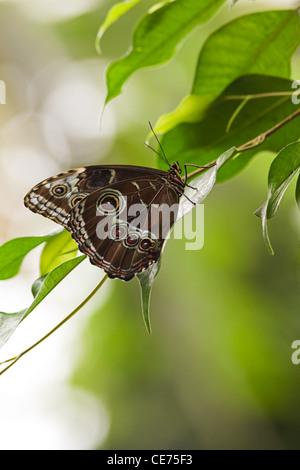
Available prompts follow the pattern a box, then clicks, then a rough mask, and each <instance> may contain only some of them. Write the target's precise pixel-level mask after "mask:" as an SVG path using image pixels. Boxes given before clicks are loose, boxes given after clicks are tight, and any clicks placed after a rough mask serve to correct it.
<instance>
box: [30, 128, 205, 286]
mask: <svg viewBox="0 0 300 470" xmlns="http://www.w3.org/2000/svg"><path fill="white" fill-rule="evenodd" d="M150 127H151V124H150ZM151 129H152V127H151ZM152 131H153V129H152ZM153 134H154V136H155V138H156V140H157V142H158V144H159V145H160V143H159V141H158V139H157V137H156V135H155V133H154V131H153ZM148 146H149V145H148ZM150 148H151V147H150ZM160 148H161V150H162V154H163V158H164V160H165V162H166V163H167V164H168V165H169V169H168V171H162V170H157V169H155V168H147V167H142V166H132V165H93V166H86V167H81V168H75V169H73V170H69V171H65V172H63V173H60V174H58V175H56V176H52V177H50V178H47V179H45V180H44V181H42V182H41V183H39V184H37V185H36V186H34V187H33V188H32V189H31V190H30V191H29V192H28V194H27V195H26V196H25V199H24V203H25V206H26V207H28V208H29V209H30V210H32V211H33V212H36V213H38V214H41V215H43V216H44V217H47V218H49V219H52V220H54V221H55V222H56V223H58V224H60V225H62V226H63V227H65V228H66V229H67V230H69V231H70V232H71V235H72V237H73V239H74V240H75V241H76V242H77V244H78V247H79V249H80V251H82V252H83V253H85V254H86V255H87V256H88V257H89V259H90V262H91V263H92V264H94V265H96V266H99V267H100V268H103V269H104V271H106V273H107V274H108V276H109V277H110V278H119V279H122V280H123V281H129V280H130V279H132V278H133V277H134V275H135V274H138V273H140V272H141V271H143V270H145V269H147V268H148V267H149V266H150V265H152V264H153V263H156V262H157V261H158V259H159V257H160V254H161V251H162V247H163V243H164V241H165V238H166V236H167V235H168V233H169V231H170V229H171V227H172V226H173V225H174V223H175V221H176V217H177V212H178V203H179V199H180V198H181V196H182V195H183V194H184V189H185V187H186V186H187V169H186V168H187V166H189V165H190V164H185V165H184V168H185V175H184V177H183V178H182V177H181V176H180V175H181V168H180V166H179V164H178V162H175V163H172V164H170V163H169V162H168V160H167V158H166V156H165V153H164V151H163V149H162V147H161V145H160ZM152 150H154V149H152ZM154 151H155V150H154ZM155 152H156V151H155ZM156 153H157V152H156ZM190 166H197V165H190ZM210 166H211V165H207V166H206V167H199V168H208V167H210ZM191 203H193V202H192V201H191ZM193 204H194V203H193ZM162 207H163V208H164V210H162ZM133 208H134V209H135V211H132V209H133ZM166 209H171V210H170V211H168V210H167V211H166ZM164 211H165V213H167V216H166V217H164Z"/></svg>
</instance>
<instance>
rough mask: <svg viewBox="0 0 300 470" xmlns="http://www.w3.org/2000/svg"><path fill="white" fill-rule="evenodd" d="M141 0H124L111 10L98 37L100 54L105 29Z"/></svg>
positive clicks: (97, 48)
mask: <svg viewBox="0 0 300 470" xmlns="http://www.w3.org/2000/svg"><path fill="white" fill-rule="evenodd" d="M140 1H141V0H126V1H124V2H120V3H117V4H116V5H114V6H113V7H111V9H110V10H109V12H108V14H107V16H106V18H105V20H104V21H103V23H102V25H101V26H100V28H99V30H98V34H97V38H96V44H95V45H96V50H97V52H98V54H101V47H100V42H101V39H102V36H103V34H104V33H105V31H106V30H107V29H108V28H109V27H110V26H111V25H112V24H113V23H115V22H116V21H117V20H118V19H119V18H120V17H121V16H123V15H124V14H125V13H127V11H129V10H130V9H131V8H133V7H134V6H135V5H136V4H137V3H139V2H140Z"/></svg>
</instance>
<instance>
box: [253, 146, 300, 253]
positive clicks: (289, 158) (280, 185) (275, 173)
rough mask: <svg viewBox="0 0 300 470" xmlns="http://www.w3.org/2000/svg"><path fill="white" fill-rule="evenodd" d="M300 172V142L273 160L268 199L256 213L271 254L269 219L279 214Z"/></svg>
mask: <svg viewBox="0 0 300 470" xmlns="http://www.w3.org/2000/svg"><path fill="white" fill-rule="evenodd" d="M299 171H300V142H294V143H292V144H289V145H287V146H286V147H285V148H283V149H282V150H281V151H280V152H279V154H278V155H277V157H276V158H275V159H274V160H273V162H272V164H271V166H270V171H269V176H268V187H269V191H268V198H267V200H266V202H265V203H264V204H263V205H262V206H261V207H260V208H259V209H257V211H255V215H257V216H258V217H260V218H261V219H262V230H263V237H264V240H265V243H266V246H267V248H268V250H269V251H270V253H271V254H273V249H272V246H271V243H270V239H269V236H268V229H267V219H270V218H271V217H274V215H275V214H276V213H277V211H278V208H279V204H280V201H281V199H282V197H283V195H284V193H285V191H286V189H287V188H288V186H289V185H290V183H291V181H292V180H293V179H294V177H295V176H296V175H297V174H298V173H299Z"/></svg>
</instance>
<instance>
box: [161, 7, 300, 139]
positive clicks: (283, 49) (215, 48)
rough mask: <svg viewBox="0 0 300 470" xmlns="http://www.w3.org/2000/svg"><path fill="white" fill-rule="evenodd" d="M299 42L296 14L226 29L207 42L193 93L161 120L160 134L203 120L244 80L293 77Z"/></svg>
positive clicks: (260, 16) (249, 18) (276, 14)
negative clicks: (247, 77)
mask: <svg viewBox="0 0 300 470" xmlns="http://www.w3.org/2000/svg"><path fill="white" fill-rule="evenodd" d="M299 37H300V31H299V19H298V15H297V12H296V11H269V12H262V13H255V14H252V15H245V16H242V17H241V18H237V19H235V20H233V21H231V22H230V23H228V24H226V25H224V26H222V27H221V28H219V29H218V30H217V31H216V32H214V33H213V34H211V35H210V36H209V37H208V38H207V40H206V42H205V44H204V45H203V47H202V49H201V51H200V54H199V58H198V63H197V67H196V72H195V76H194V81H193V85H192V90H191V94H190V95H189V96H187V97H185V98H184V100H183V101H182V103H181V104H180V105H179V107H178V108H177V109H176V110H175V111H173V112H172V113H170V114H167V115H164V116H162V117H161V118H160V119H159V120H158V123H157V124H156V126H155V128H156V131H157V132H163V133H165V132H166V131H168V130H169V129H171V128H172V127H174V126H175V125H176V124H179V123H180V122H182V121H188V122H193V121H199V120H200V119H201V118H202V117H203V115H204V114H205V111H206V110H207V109H208V107H209V105H210V104H211V103H212V102H213V101H214V100H215V99H217V97H218V96H220V95H221V93H223V92H224V90H225V89H226V88H227V87H228V86H229V85H230V84H231V83H232V82H234V81H235V80H236V79H237V78H239V77H242V76H244V75H248V74H264V75H273V76H274V77H283V78H288V77H289V76H290V60H291V57H292V55H293V53H294V52H295V49H296V47H297V46H298V44H299ZM237 38H238V47H237ZM246 94H247V91H246ZM249 94H251V90H249Z"/></svg>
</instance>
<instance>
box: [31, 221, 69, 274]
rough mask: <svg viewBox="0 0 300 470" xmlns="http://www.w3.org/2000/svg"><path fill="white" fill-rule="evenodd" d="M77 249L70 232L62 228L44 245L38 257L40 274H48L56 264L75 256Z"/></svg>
mask: <svg viewBox="0 0 300 470" xmlns="http://www.w3.org/2000/svg"><path fill="white" fill-rule="evenodd" d="M77 250H78V245H77V243H76V242H75V241H74V240H73V238H72V237H71V234H70V232H68V231H67V230H63V231H61V232H59V233H58V234H57V235H56V236H55V237H52V238H51V239H50V240H48V241H47V243H46V244H45V246H44V249H43V251H42V254H41V259H40V273H41V276H44V275H45V274H48V273H49V272H50V271H52V269H54V268H55V267H56V266H59V265H60V264H62V263H63V262H64V261H67V260H68V259H72V258H75V256H76V254H77Z"/></svg>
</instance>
